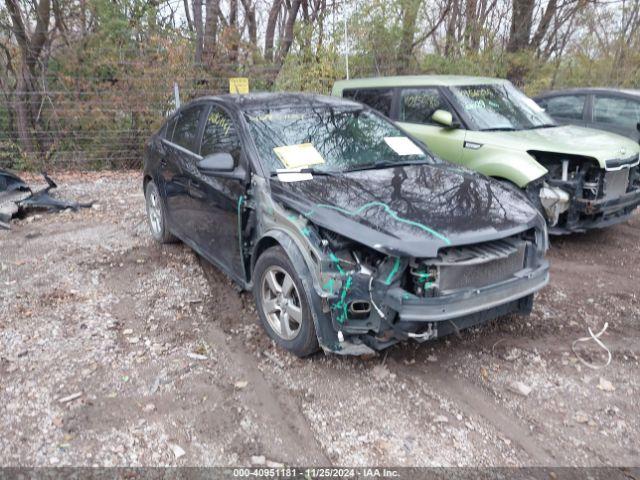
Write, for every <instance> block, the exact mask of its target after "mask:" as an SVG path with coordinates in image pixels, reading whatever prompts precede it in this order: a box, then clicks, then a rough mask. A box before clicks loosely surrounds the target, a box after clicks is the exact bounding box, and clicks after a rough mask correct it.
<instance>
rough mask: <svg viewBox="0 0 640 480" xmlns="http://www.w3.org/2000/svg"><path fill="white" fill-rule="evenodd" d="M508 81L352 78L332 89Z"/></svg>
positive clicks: (434, 77) (451, 77)
mask: <svg viewBox="0 0 640 480" xmlns="http://www.w3.org/2000/svg"><path fill="white" fill-rule="evenodd" d="M506 82H508V80H503V79H500V78H491V77H469V76H465V75H398V76H391V77H372V78H354V79H351V80H339V81H337V82H336V83H335V84H334V89H339V90H342V89H345V88H373V87H421V86H428V85H438V86H456V85H487V84H501V83H506Z"/></svg>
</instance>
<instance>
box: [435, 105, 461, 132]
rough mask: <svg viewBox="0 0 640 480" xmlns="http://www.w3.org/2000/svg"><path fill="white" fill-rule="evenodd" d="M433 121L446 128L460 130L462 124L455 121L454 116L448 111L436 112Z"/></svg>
mask: <svg viewBox="0 0 640 480" xmlns="http://www.w3.org/2000/svg"><path fill="white" fill-rule="evenodd" d="M431 120H433V121H434V122H436V123H438V124H440V125H442V126H443V127H446V128H458V127H459V126H460V124H459V123H458V122H454V121H453V115H452V114H451V112H447V111H446V110H440V109H439V110H436V111H435V112H433V115H431Z"/></svg>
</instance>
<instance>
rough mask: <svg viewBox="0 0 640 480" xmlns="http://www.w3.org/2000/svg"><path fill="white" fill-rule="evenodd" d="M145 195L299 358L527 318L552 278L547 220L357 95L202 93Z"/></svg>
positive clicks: (162, 225)
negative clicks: (249, 297) (441, 156)
mask: <svg viewBox="0 0 640 480" xmlns="http://www.w3.org/2000/svg"><path fill="white" fill-rule="evenodd" d="M144 192H145V198H146V206H147V213H148V219H149V225H150V228H151V234H152V235H153V238H155V239H156V240H157V241H159V242H168V241H172V240H174V239H176V238H178V239H180V240H182V241H183V242H185V243H186V244H187V245H189V246H190V247H192V248H193V249H194V250H195V251H196V252H198V253H199V254H200V255H202V256H203V257H205V258H206V259H207V260H209V261H210V262H212V263H213V264H215V265H217V266H218V267H219V268H220V269H221V270H223V271H224V272H226V273H227V274H228V275H229V276H230V277H231V278H232V279H233V280H235V281H236V282H237V283H238V284H239V285H240V286H241V287H242V288H245V289H251V290H253V294H254V296H255V300H256V304H257V310H258V314H259V316H260V320H261V322H262V325H263V326H264V328H265V330H266V331H267V333H268V334H269V335H270V336H271V337H272V338H273V339H274V340H275V341H276V343H277V344H279V345H280V346H282V347H284V348H286V349H288V350H290V351H292V352H294V353H295V354H297V355H300V356H304V355H309V354H311V353H313V352H315V351H316V350H318V347H321V348H322V349H324V350H325V351H327V352H335V353H340V354H368V353H372V352H373V351H375V350H380V349H382V348H385V347H387V346H389V345H392V344H394V343H396V342H398V341H401V340H406V339H409V338H412V339H414V340H416V341H420V342H422V341H425V340H428V339H431V338H436V337H438V336H442V335H447V334H450V333H453V332H458V331H459V330H461V329H463V328H467V327H469V326H472V325H476V324H479V323H482V322H486V321H487V320H489V319H491V318H494V317H496V316H500V315H506V314H509V313H513V312H519V313H524V314H526V313H528V312H529V311H530V309H531V306H532V302H533V294H534V292H536V291H537V290H539V289H540V288H542V287H543V286H544V285H545V284H546V283H547V281H548V264H547V262H546V261H545V259H544V253H545V251H546V249H547V234H546V227H545V222H544V220H543V218H542V217H541V216H540V214H539V213H538V212H537V210H536V209H535V208H534V207H532V206H531V205H530V204H529V203H528V202H527V201H526V200H525V198H524V197H523V196H522V195H521V193H520V192H518V191H516V190H514V189H511V188H508V187H506V186H503V185H501V184H500V183H498V182H496V181H493V180H490V179H487V178H485V177H483V176H481V175H478V174H476V173H473V172H471V171H468V170H466V169H462V168H459V167H455V166H453V165H450V164H448V163H444V162H442V161H440V160H438V159H436V158H434V157H433V156H432V155H431V154H430V153H429V152H428V151H427V150H426V149H425V147H424V146H423V145H422V144H421V143H419V142H418V141H416V140H414V139H413V138H411V137H410V136H408V135H407V134H406V133H405V132H404V131H403V130H401V129H399V128H398V127H396V126H395V125H394V124H393V123H391V122H390V121H388V120H386V119H385V118H384V117H382V116H381V115H379V114H377V113H375V112H374V111H372V110H370V109H369V108H367V107H364V106H363V105H360V104H357V103H353V102H350V101H346V100H341V99H336V98H331V97H322V96H314V95H302V94H252V95H243V96H240V95H233V96H231V95H223V96H218V97H206V98H202V99H199V100H196V101H194V102H191V103H189V104H188V105H185V106H184V107H182V108H181V109H180V110H179V111H177V112H175V113H174V114H173V115H172V116H171V117H170V118H169V119H168V120H167V121H166V122H165V124H164V125H163V126H162V128H161V129H160V130H159V131H158V132H157V133H156V134H155V135H153V137H152V138H151V139H150V141H149V142H148V146H147V149H146V153H145V166H144Z"/></svg>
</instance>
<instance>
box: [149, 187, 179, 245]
mask: <svg viewBox="0 0 640 480" xmlns="http://www.w3.org/2000/svg"><path fill="white" fill-rule="evenodd" d="M144 198H145V204H146V207H147V222H148V223H149V230H151V236H152V237H153V239H154V240H155V241H156V242H159V243H174V242H176V241H177V238H176V237H175V236H173V234H172V233H171V232H170V231H169V227H168V225H167V211H166V209H165V207H164V202H163V201H162V197H161V196H160V192H159V191H158V187H157V186H156V184H155V183H154V181H153V180H150V181H149V183H147V186H146V187H145V189H144Z"/></svg>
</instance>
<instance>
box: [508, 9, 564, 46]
mask: <svg viewBox="0 0 640 480" xmlns="http://www.w3.org/2000/svg"><path fill="white" fill-rule="evenodd" d="M552 1H553V0H552ZM512 7H513V9H512V10H513V11H512V13H511V28H510V29H509V41H508V43H507V52H509V53H516V52H520V51H522V50H526V49H528V48H529V42H530V38H531V28H532V26H533V9H534V7H535V0H513V1H512Z"/></svg>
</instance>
